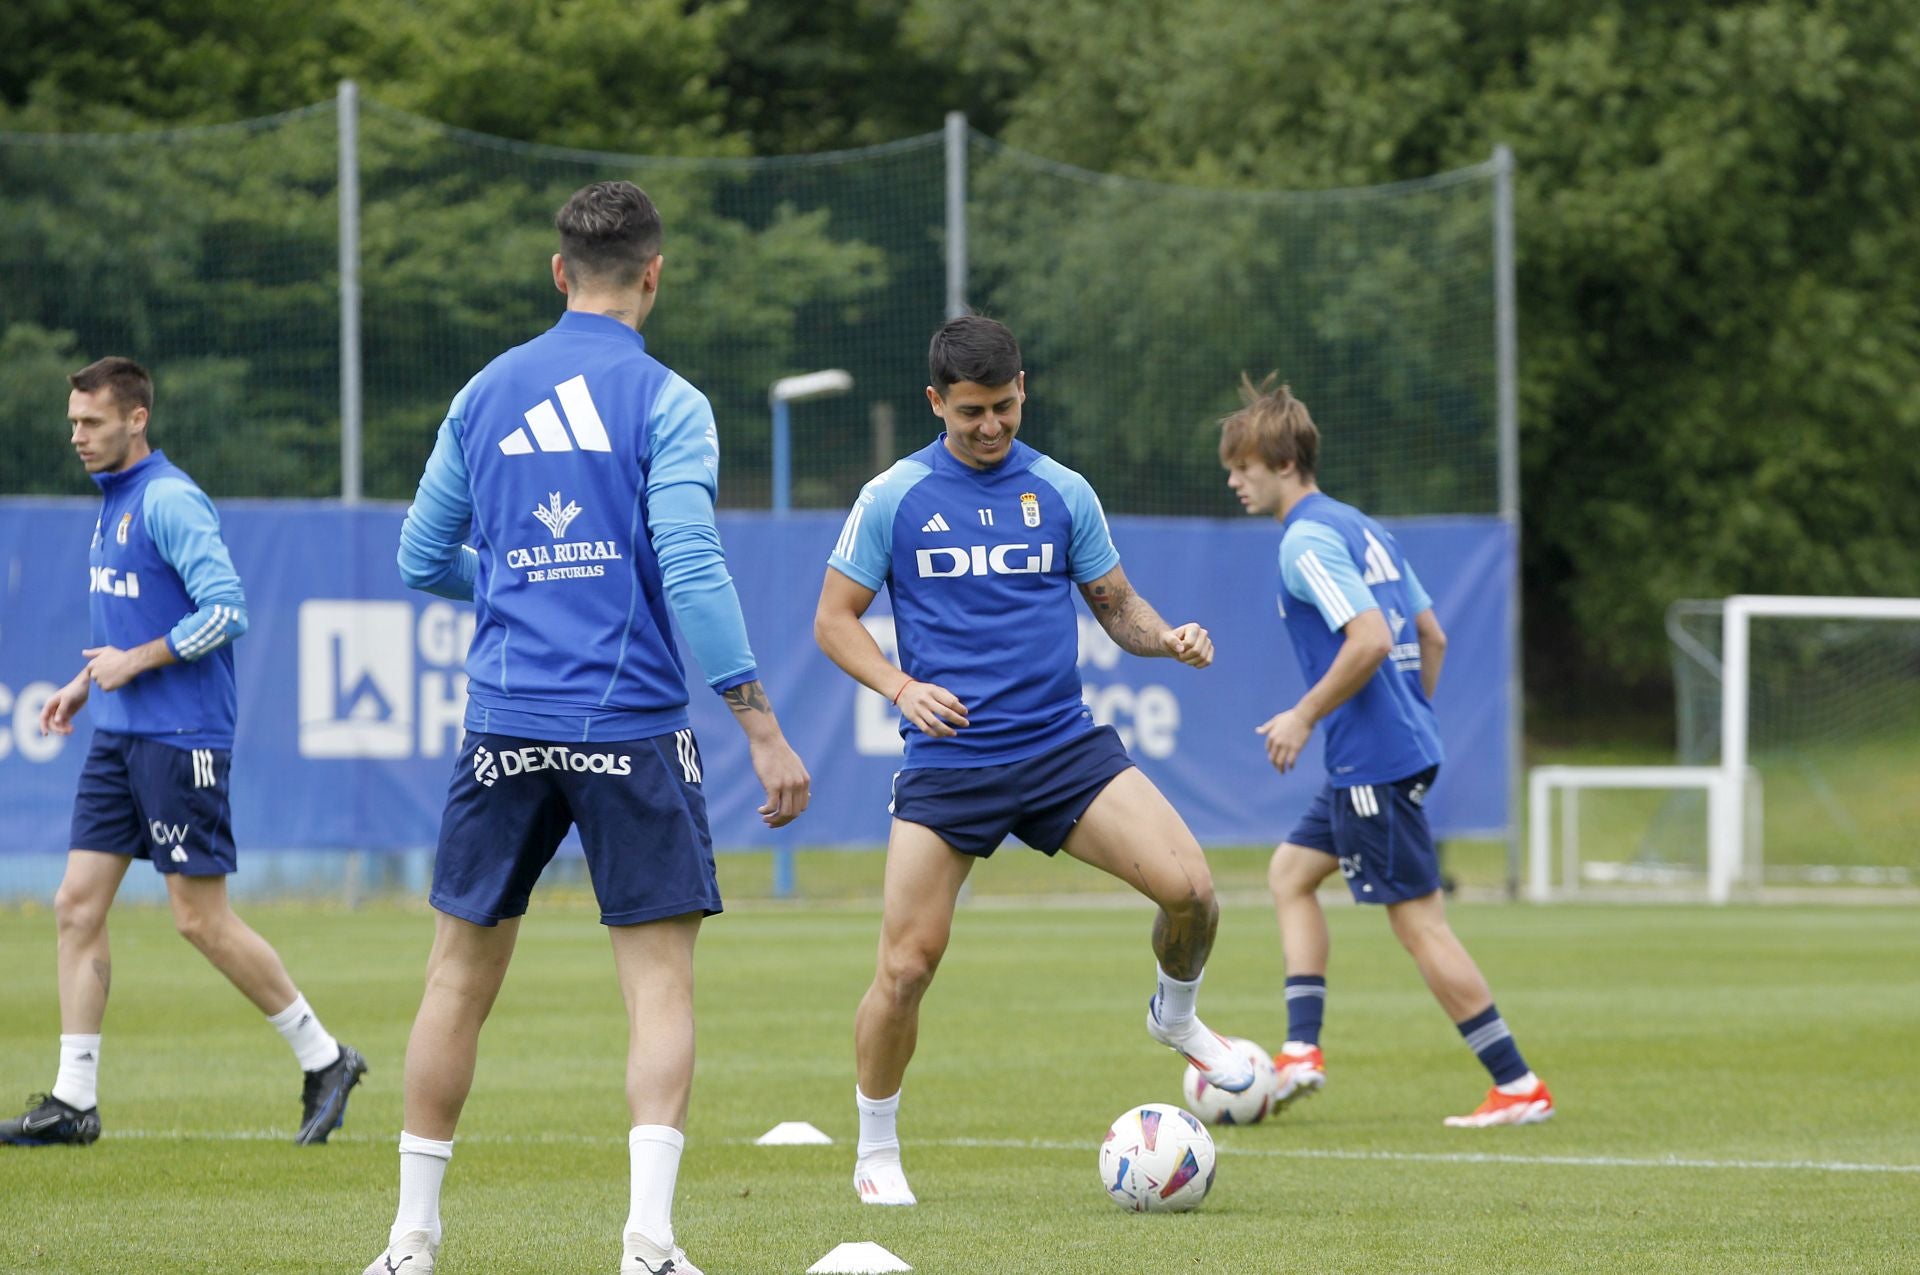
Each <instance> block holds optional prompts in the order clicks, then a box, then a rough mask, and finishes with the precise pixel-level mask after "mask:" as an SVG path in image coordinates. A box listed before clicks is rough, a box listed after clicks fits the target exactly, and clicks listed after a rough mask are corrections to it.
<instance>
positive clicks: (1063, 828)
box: [814, 315, 1253, 1205]
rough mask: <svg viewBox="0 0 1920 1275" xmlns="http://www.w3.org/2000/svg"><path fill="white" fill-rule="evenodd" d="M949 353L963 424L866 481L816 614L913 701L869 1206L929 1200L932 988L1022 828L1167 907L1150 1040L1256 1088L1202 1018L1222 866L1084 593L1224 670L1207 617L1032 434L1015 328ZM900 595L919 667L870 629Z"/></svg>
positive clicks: (857, 1039) (891, 886)
mask: <svg viewBox="0 0 1920 1275" xmlns="http://www.w3.org/2000/svg"><path fill="white" fill-rule="evenodd" d="M928 363H929V365H930V371H931V373H932V381H933V383H932V384H931V385H929V386H928V387H927V402H928V404H929V405H930V406H931V407H932V408H933V414H934V415H935V416H937V417H938V418H939V419H940V421H941V422H942V424H944V425H945V427H946V432H945V433H944V434H942V435H941V436H940V437H938V438H936V439H935V440H934V441H933V442H932V443H929V444H928V445H927V446H925V447H923V448H921V449H920V450H919V451H917V452H915V453H914V454H913V455H911V456H908V457H907V458H905V459H904V460H901V461H899V462H898V463H896V464H895V465H894V466H893V468H891V469H889V470H887V471H886V472H885V473H884V474H881V475H880V476H879V477H877V478H875V479H874V480H873V481H871V482H869V483H868V484H867V485H866V487H865V488H864V489H863V490H862V491H861V493H860V497H859V500H858V501H857V502H856V503H855V504H854V506H853V512H852V513H851V514H850V515H849V516H848V518H847V522H846V527H845V530H843V531H842V532H841V533H840V541H839V543H838V544H837V545H836V546H835V547H834V550H833V554H832V556H831V557H830V558H829V559H828V569H827V573H826V581H825V583H824V584H823V585H822V586H821V590H820V604H819V609H818V611H817V613H816V615H815V618H814V636H815V638H816V639H817V640H818V641H819V643H820V646H821V649H822V650H824V651H825V652H826V653H827V655H828V656H829V657H830V658H832V660H833V662H834V663H836V664H838V665H839V666H840V667H841V668H842V669H843V670H845V671H846V672H847V674H848V675H849V676H851V677H852V678H853V679H854V680H855V681H857V682H859V683H860V684H861V685H863V686H866V687H868V688H869V689H871V690H874V691H877V692H879V693H880V694H881V695H884V696H886V697H887V699H888V700H889V701H891V702H892V703H893V704H894V706H895V707H897V708H898V709H899V710H900V715H901V717H902V719H903V720H902V725H901V733H902V734H903V735H905V736H906V737H907V749H906V759H905V761H904V763H903V764H902V767H901V769H900V771H899V773H898V774H897V775H895V776H894V786H893V801H892V804H891V806H890V807H889V808H890V809H891V811H892V813H893V825H892V831H891V834H890V836H889V838H888V843H887V867H886V880H885V884H884V886H883V895H884V898H883V904H882V909H883V911H882V917H881V922H880V951H879V959H878V962H877V964H876V968H875V970H874V976H873V984H872V986H871V987H869V988H868V989H867V993H866V996H865V997H864V998H863V999H862V1000H861V1002H860V1010H859V1013H858V1014H857V1016H856V1017H855V1019H854V1045H855V1051H856V1054H857V1057H858V1073H859V1084H858V1087H857V1089H856V1090H855V1102H856V1103H857V1105H858V1108H859V1115H860V1141H859V1148H858V1151H857V1154H856V1163H855V1166H854V1174H853V1184H854V1189H855V1191H857V1192H858V1194H859V1196H860V1199H861V1200H862V1201H863V1202H865V1203H868V1204H890V1205H909V1204H913V1203H914V1202H915V1200H914V1194H913V1191H912V1188H911V1187H909V1186H908V1184H907V1178H906V1174H905V1172H904V1171H903V1170H902V1168H901V1163H900V1142H899V1137H898V1133H897V1113H898V1111H899V1106H900V1086H901V1081H902V1079H903V1078H904V1077H905V1074H906V1069H907V1063H908V1062H909V1061H910V1060H911V1059H912V1057H913V1051H914V1044H915V1040H916V1038H917V1036H918V1032H919V1020H920V1001H921V999H922V997H924V996H925V995H926V991H927V987H928V985H929V984H930V983H931V982H932V980H933V974H934V970H935V969H936V968H937V967H938V965H939V964H940V957H941V955H942V954H943V953H944V952H945V951H946V947H947V939H948V935H949V933H950V932H951V929H952V925H953V911H954V902H955V899H956V898H957V896H958V895H959V892H960V886H961V884H962V883H963V882H964V881H965V880H966V879H967V872H968V870H969V869H971V868H972V867H973V864H974V861H975V860H976V859H984V858H986V857H987V856H989V855H991V854H992V853H993V852H994V849H995V848H996V847H997V846H999V844H1000V842H1001V841H1002V840H1003V839H1004V838H1005V837H1006V836H1007V835H1008V834H1009V833H1011V834H1013V835H1014V836H1017V837H1019V838H1020V839H1021V840H1022V841H1024V842H1026V843H1027V844H1028V845H1030V846H1032V847H1033V848H1035V849H1037V850H1041V851H1044V852H1045V853H1047V854H1049V855H1051V854H1054V853H1056V852H1058V851H1060V850H1065V851H1066V852H1067V853H1068V854H1069V855H1072V856H1073V857H1074V858H1076V859H1080V860H1082V861H1084V862H1086V863H1090V864H1092V865H1093V866H1094V867H1096V868H1099V869H1100V870H1102V871H1103V872H1107V873H1110V874H1112V875H1113V876H1116V877H1119V878H1120V879H1122V880H1124V881H1126V882H1127V883H1128V884H1130V885H1132V886H1133V887H1134V888H1135V889H1137V890H1139V891H1140V892H1141V893H1142V894H1144V895H1146V896H1147V897H1148V898H1149V899H1152V900H1153V901H1154V903H1156V904H1158V905H1159V909H1160V911H1159V914H1158V915H1157V916H1156V917H1155V918H1154V923H1153V951H1154V955H1155V957H1156V958H1157V960H1158V963H1159V983H1158V986H1157V987H1156V989H1155V991H1154V994H1153V997H1152V999H1151V1000H1150V1001H1149V1003H1148V1011H1147V1030H1148V1032H1149V1033H1150V1034H1151V1035H1152V1036H1153V1038H1154V1039H1155V1040H1158V1041H1160V1042H1161V1043H1163V1044H1165V1045H1169V1046H1171V1047H1172V1048H1173V1049H1175V1050H1177V1051H1179V1052H1180V1053H1182V1054H1184V1055H1186V1057H1187V1058H1188V1060H1189V1061H1190V1062H1192V1063H1193V1065H1194V1066H1195V1067H1197V1068H1199V1069H1200V1070H1201V1071H1202V1072H1203V1073H1204V1074H1205V1075H1206V1077H1207V1080H1208V1082H1209V1083H1211V1084H1215V1085H1218V1086H1220V1087H1221V1088H1223V1089H1227V1090H1232V1091H1234V1092H1239V1091H1240V1090H1244V1089H1245V1088H1247V1086H1248V1085H1250V1084H1252V1083H1253V1071H1252V1069H1251V1068H1250V1067H1248V1066H1247V1064H1246V1063H1245V1061H1244V1060H1242V1059H1241V1058H1240V1057H1239V1056H1238V1055H1236V1054H1235V1053H1234V1052H1233V1051H1232V1050H1231V1049H1230V1048H1228V1046H1227V1044H1226V1042H1225V1041H1223V1040H1222V1039H1221V1038H1220V1037H1219V1036H1217V1035H1215V1034H1214V1033H1213V1032H1211V1031H1209V1030H1208V1029H1207V1028H1206V1027H1205V1026H1204V1025H1203V1024H1202V1023H1201V1021H1200V1019H1199V1018H1198V1017H1197V1016H1196V1015H1195V1013H1194V1001H1195V998H1196V996H1197V994H1198V992H1199V988H1200V975H1201V970H1202V968H1203V967H1204V966H1205V965H1206V960H1207V953H1208V952H1209V951H1210V950H1211V949H1212V947H1213V935H1214V928H1215V925H1216V923H1217V922H1218V919H1219V907H1218V905H1217V904H1216V903H1215V901H1214V896H1213V878H1212V876H1211V875H1210V874H1209V872H1208V870H1207V861H1206V858H1205V857H1204V856H1203V855H1202V854H1201V852H1200V846H1199V844H1198V843H1197V842H1196V841H1195V840H1194V838H1193V834H1192V833H1191V832H1189V831H1188V830H1187V826H1186V824H1185V823H1184V822H1182V821H1181V818H1180V816H1179V815H1178V814H1177V813H1176V812H1175V811H1174V809H1173V807H1172V806H1171V805H1170V804H1168V802H1167V800H1166V798H1165V797H1163V796H1162V795H1161V794H1160V791H1159V789H1157V788H1155V787H1154V786H1153V784H1152V783H1151V782H1150V781H1149V780H1148V779H1147V777H1146V776H1145V775H1142V774H1141V773H1140V772H1139V771H1138V770H1136V769H1134V767H1133V763H1132V761H1131V760H1130V759H1129V758H1128V756H1127V753H1126V750H1125V749H1124V748H1122V747H1121V745H1120V740H1119V737H1118V736H1117V735H1116V734H1115V733H1114V731H1113V729H1112V728H1111V727H1104V726H1095V725H1094V723H1093V718H1092V716H1091V715H1090V714H1089V713H1088V711H1087V709H1086V706H1085V704H1084V703H1083V702H1082V700H1081V689H1080V676H1079V673H1078V672H1077V671H1076V657H1077V652H1078V649H1079V642H1078V622H1077V621H1076V620H1075V618H1074V606H1073V586H1078V588H1079V591H1080V594H1081V596H1082V597H1084V598H1085V599H1086V600H1087V605H1088V606H1089V607H1090V608H1091V609H1092V611H1093V614H1094V617H1095V618H1096V619H1097V620H1098V621H1099V622H1100V625H1101V627H1103V628H1104V629H1106V631H1107V633H1108V634H1109V635H1111V636H1112V638H1113V640H1114V641H1115V642H1116V643H1118V644H1119V645H1120V646H1121V647H1122V648H1123V649H1125V650H1128V651H1131V652H1132V653H1133V654H1135V655H1148V656H1171V657H1173V658H1175V659H1178V660H1180V661H1181V662H1182V663H1184V664H1187V665H1190V666H1192V667H1194V668H1205V667H1206V666H1207V665H1208V664H1210V663H1211V662H1212V660H1213V642H1212V639H1211V638H1209V637H1208V636H1207V631H1206V630H1205V629H1203V628H1202V627H1200V626H1199V625H1198V624H1192V623H1188V624H1182V625H1180V626H1179V627H1177V628H1175V627H1172V626H1169V625H1168V624H1167V622H1166V621H1164V620H1162V619H1161V618H1160V616H1159V615H1158V614H1156V613H1155V611H1154V609H1153V607H1151V606H1150V605H1148V603H1147V601H1146V599H1145V598H1142V597H1141V596H1140V595H1139V594H1138V593H1135V592H1134V590H1133V586H1132V585H1131V584H1130V583H1129V582H1128V580H1127V576H1126V572H1124V571H1123V570H1121V567H1120V554H1119V552H1118V551H1117V550H1116V549H1115V548H1114V546H1113V540H1112V538H1111V537H1110V536H1109V535H1108V532H1107V523H1106V517H1105V515H1103V514H1102V512H1101V510H1100V502H1099V500H1098V498H1097V497H1096V496H1095V495H1094V493H1093V489H1092V488H1091V487H1090V486H1088V484H1087V481H1086V480H1085V479H1084V478H1082V477H1081V476H1080V475H1079V474H1077V473H1075V472H1073V471H1072V470H1070V469H1068V468H1066V467H1065V466H1064V465H1061V464H1060V463H1058V462H1057V461H1054V460H1052V459H1051V458H1049V457H1047V456H1044V455H1042V454H1041V453H1039V452H1037V451H1035V450H1034V449H1033V448H1031V447H1029V446H1027V445H1026V444H1025V443H1022V442H1019V441H1017V440H1016V439H1015V437H1014V436H1015V435H1016V434H1017V433H1018V432H1019V430H1020V422H1021V407H1022V404H1023V403H1024V402H1025V401H1026V396H1027V395H1026V376H1025V373H1024V372H1022V371H1021V368H1020V347H1019V345H1018V344H1017V343H1016V342H1015V341H1014V338H1013V334H1012V333H1011V332H1009V331H1008V330H1007V329H1006V328H1005V327H1003V326H1002V325H1000V324H999V323H996V322H994V321H993V320H991V319H987V318H982V317H980V316H977V315H967V316H963V317H961V318H957V319H953V320H951V321H950V322H948V323H947V324H946V325H945V326H943V327H942V328H941V329H940V330H939V331H938V332H936V333H934V336H933V343H932V347H931V349H930V350H929V352H928ZM1069 582H1071V584H1070V583H1069ZM882 585H885V586H886V587H887V588H888V589H890V590H891V591H892V595H893V619H894V625H895V630H896V632H897V633H898V635H899V642H900V653H901V660H900V662H901V664H902V665H903V666H904V668H896V667H895V666H894V665H893V664H892V663H891V662H890V661H889V660H888V659H887V658H886V656H885V655H884V654H882V652H881V650H880V648H879V646H878V644H877V643H876V642H875V641H874V639H873V637H872V636H871V635H870V634H869V633H868V632H867V629H866V626H865V625H863V624H862V623H861V621H860V617H861V616H863V615H864V614H865V613H866V610H867V607H868V606H869V605H870V604H871V603H872V602H873V599H874V597H875V595H876V594H877V593H878V591H879V589H880V588H881V586H882Z"/></svg>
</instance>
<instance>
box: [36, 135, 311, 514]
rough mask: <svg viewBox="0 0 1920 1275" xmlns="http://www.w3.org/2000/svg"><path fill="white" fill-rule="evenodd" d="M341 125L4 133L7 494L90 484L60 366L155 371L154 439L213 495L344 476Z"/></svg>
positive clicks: (89, 488)
mask: <svg viewBox="0 0 1920 1275" xmlns="http://www.w3.org/2000/svg"><path fill="white" fill-rule="evenodd" d="M338 171H339V135H338V127H337V122H336V119H335V114H334V110H333V107H332V106H331V105H327V106H317V107H311V108H308V109H305V110H299V111H294V112H291V113H289V114H286V115H277V116H273V117H271V118H268V119H260V120H250V121H247V122H245V123H241V124H234V125H230V126H225V127H218V128H201V129H189V130H182V131H178V132H158V133H136V134H123V135H92V136H75V135H65V134H53V135H17V134H3V133H0V492H7V493H13V494H35V495H59V494H90V493H92V492H93V491H94V488H93V485H92V484H91V483H90V482H88V481H87V477H86V474H85V471H83V470H82V469H81V467H80V465H79V463H78V462H77V461H76V460H75V459H74V456H73V452H72V449H71V448H70V447H69V446H68V442H67V437H68V431H67V425H66V410H67V383H66V374H67V373H68V372H71V371H73V370H74V369H75V368H77V367H79V366H80V365H82V364H83V363H87V362H90V361H92V360H93V359H96V358H99V357H100V356H102V355H107V354H124V355H129V356H131V357H134V358H137V359H139V360H140V361H141V362H143V363H145V364H147V365H148V366H149V367H150V368H152V369H153V371H154V373H155V375H156V377H157V379H158V382H159V385H158V400H157V402H156V404H155V407H156V411H155V413H154V419H153V425H152V431H153V433H152V437H153V440H154V442H155V443H156V444H157V445H158V446H160V447H162V448H164V449H166V450H167V451H168V453H169V454H170V455H172V456H174V457H176V458H177V459H179V460H180V461H181V463H183V464H185V465H187V466H188V467H189V468H191V469H192V471H193V472H194V474H195V476H196V477H197V478H199V480H200V481H201V482H202V483H204V484H205V485H206V487H207V488H208V490H209V491H212V492H213V493H215V494H216V495H260V496H266V495H273V496H329V495H337V494H338V493H339V491H340V449H339V424H340V403H339V386H340V335H339V327H340V308H339V295H338V286H337V281H338V264H339V247H338V225H339V214H338V200H337V197H336V196H337V189H336V186H337V182H338V176H337V175H338Z"/></svg>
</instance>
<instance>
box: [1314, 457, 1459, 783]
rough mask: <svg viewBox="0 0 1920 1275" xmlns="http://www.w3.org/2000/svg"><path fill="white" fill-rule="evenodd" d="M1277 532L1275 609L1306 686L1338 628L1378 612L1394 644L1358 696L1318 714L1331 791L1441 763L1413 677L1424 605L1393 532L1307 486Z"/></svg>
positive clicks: (1321, 669) (1426, 705) (1320, 669)
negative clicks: (1366, 613)
mask: <svg viewBox="0 0 1920 1275" xmlns="http://www.w3.org/2000/svg"><path fill="white" fill-rule="evenodd" d="M1284 525H1285V527H1286V530H1285V532H1284V533H1283V534H1282V536H1281V538H1280V596H1279V602H1280V614H1281V616H1282V617H1283V618H1284V619H1285V621H1286V625H1287V635H1288V637H1290V638H1291V639H1292V641H1293V650H1294V654H1295V655H1296V656H1298V657H1299V660H1300V673H1301V676H1302V677H1303V678H1304V679H1305V680H1306V683H1307V685H1309V686H1311V685H1313V684H1314V683H1315V682H1317V681H1319V680H1320V678H1321V677H1323V676H1324V675H1325V674H1326V671H1327V669H1328V668H1329V667H1331V666H1332V664H1333V661H1334V659H1335V657H1336V656H1338V655H1339V654H1340V647H1341V645H1342V643H1343V642H1344V641H1345V640H1346V639H1345V635H1344V633H1343V632H1342V631H1343V630H1344V629H1345V628H1346V626H1347V625H1348V623H1350V622H1351V621H1352V620H1353V618H1354V617H1355V616H1357V615H1359V614H1360V613H1361V612H1362V611H1369V610H1378V611H1379V612H1380V613H1381V615H1382V617H1383V618H1384V619H1385V620H1386V622H1387V630H1388V632H1389V633H1390V634H1391V635H1392V639H1393V649H1392V651H1391V652H1390V653H1389V654H1388V656H1387V659H1386V661H1385V662H1384V663H1383V664H1381V666H1380V667H1379V669H1377V670H1376V671H1375V672H1374V675H1373V677H1372V678H1370V679H1369V680H1368V681H1367V684H1366V685H1365V686H1363V687H1361V688H1360V691H1359V693H1358V694H1356V695H1355V696H1353V697H1352V698H1351V699H1349V700H1348V701H1347V702H1346V703H1344V704H1342V705H1341V706H1340V707H1338V708H1336V709H1334V710H1333V712H1332V713H1330V714H1328V715H1327V719H1326V753H1327V775H1328V778H1329V780H1330V782H1331V783H1332V784H1333V786H1334V787H1336V788H1350V787H1356V786H1359V785H1362V784H1381V783H1391V782H1393V781H1395V780H1400V779H1405V778H1407V777H1408V776H1410V775H1417V774H1419V773H1420V772H1421V771H1423V770H1425V769H1427V768H1428V767H1429V766H1437V765H1439V764H1440V761H1441V758H1442V756H1443V755H1444V754H1443V753H1442V750H1441V747H1440V730H1439V725H1438V723H1437V722H1436V720H1435V718H1434V715H1433V705H1432V704H1431V703H1430V702H1429V701H1428V699H1427V693H1426V689H1425V687H1424V686H1423V685H1422V684H1421V680H1420V643H1419V640H1418V638H1417V637H1416V635H1415V629H1414V617H1416V616H1418V615H1419V614H1420V613H1421V612H1422V611H1426V610H1429V609H1431V607H1432V606H1433V602H1432V600H1431V599H1430V598H1429V597H1428V596H1427V591H1426V590H1425V589H1423V588H1422V587H1421V586H1420V580H1419V578H1418V577H1417V576H1415V575H1414V572H1413V564H1411V563H1410V562H1408V561H1407V559H1406V556H1405V555H1404V554H1402V553H1401V552H1400V545H1399V543H1398V542H1397V541H1395V540H1394V538H1393V533H1392V532H1390V531H1388V530H1387V529H1386V528H1385V527H1383V526H1381V525H1380V524H1379V523H1378V522H1376V521H1374V520H1373V519H1372V518H1370V517H1368V516H1367V515H1366V514H1364V513H1362V512H1360V511H1359V510H1358V509H1355V508H1354V507H1353V506H1352V505H1346V504H1342V503H1341V502H1340V501H1337V500H1334V499H1333V498H1332V497H1330V496H1327V495H1324V494H1322V493H1320V492H1315V493H1313V494H1311V495H1309V496H1308V497H1307V498H1306V499H1304V500H1302V501H1301V502H1300V503H1299V504H1297V505H1295V506H1294V507H1293V509H1292V510H1291V511H1290V512H1289V513H1288V514H1287V518H1286V522H1285V524H1284Z"/></svg>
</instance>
